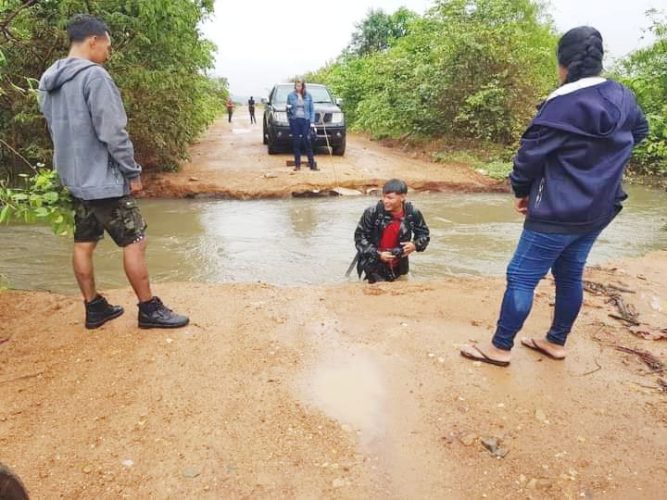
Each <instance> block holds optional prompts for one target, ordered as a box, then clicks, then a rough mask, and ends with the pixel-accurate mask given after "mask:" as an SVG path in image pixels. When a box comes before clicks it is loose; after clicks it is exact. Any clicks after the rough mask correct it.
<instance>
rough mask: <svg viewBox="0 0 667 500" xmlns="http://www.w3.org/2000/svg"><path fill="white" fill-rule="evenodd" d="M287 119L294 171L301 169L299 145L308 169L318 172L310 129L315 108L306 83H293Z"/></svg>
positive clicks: (299, 81)
mask: <svg viewBox="0 0 667 500" xmlns="http://www.w3.org/2000/svg"><path fill="white" fill-rule="evenodd" d="M287 118H288V119H289V125H290V132H291V133H292V150H293V152H294V170H300V169H301V145H302V144H303V145H304V146H305V149H306V155H307V156H308V167H309V168H310V169H311V170H318V168H317V164H316V163H315V158H314V156H313V143H312V141H311V138H310V134H311V132H310V129H311V127H315V108H314V106H313V97H312V96H311V95H310V94H309V93H308V92H306V82H304V81H302V80H297V81H296V82H294V91H293V92H291V93H290V94H289V95H288V96H287Z"/></svg>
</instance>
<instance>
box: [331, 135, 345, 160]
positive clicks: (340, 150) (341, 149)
mask: <svg viewBox="0 0 667 500" xmlns="http://www.w3.org/2000/svg"><path fill="white" fill-rule="evenodd" d="M345 142H346V141H345V139H343V142H341V143H340V144H339V145H338V146H334V147H333V148H332V153H333V154H335V155H336V156H343V155H344V154H345Z"/></svg>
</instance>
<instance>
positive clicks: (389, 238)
mask: <svg viewBox="0 0 667 500" xmlns="http://www.w3.org/2000/svg"><path fill="white" fill-rule="evenodd" d="M404 216H405V214H404V213H403V211H402V210H401V211H400V212H399V213H395V214H392V219H391V222H390V223H389V224H387V227H385V228H384V231H382V237H381V238H380V251H381V252H384V251H387V250H391V249H392V248H396V247H398V246H400V245H399V241H398V237H399V233H400V232H401V222H402V221H403V217H404ZM399 260H400V259H394V260H392V261H391V262H389V263H388V264H389V266H390V267H392V268H393V267H397V266H398V262H399Z"/></svg>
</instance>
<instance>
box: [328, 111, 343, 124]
mask: <svg viewBox="0 0 667 500" xmlns="http://www.w3.org/2000/svg"><path fill="white" fill-rule="evenodd" d="M343 120H344V115H343V113H331V123H336V124H338V123H343Z"/></svg>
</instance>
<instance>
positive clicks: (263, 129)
mask: <svg viewBox="0 0 667 500" xmlns="http://www.w3.org/2000/svg"><path fill="white" fill-rule="evenodd" d="M268 143H269V140H268V139H267V138H266V122H264V126H263V127H262V144H268Z"/></svg>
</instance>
